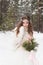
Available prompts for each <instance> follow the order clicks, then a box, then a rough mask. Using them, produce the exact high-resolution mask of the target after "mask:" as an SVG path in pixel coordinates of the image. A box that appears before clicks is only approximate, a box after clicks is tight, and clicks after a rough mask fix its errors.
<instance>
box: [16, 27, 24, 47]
mask: <svg viewBox="0 0 43 65" xmlns="http://www.w3.org/2000/svg"><path fill="white" fill-rule="evenodd" d="M23 37H24V27H23V26H21V27H20V29H19V34H18V37H17V47H19V46H21V44H22V39H23Z"/></svg>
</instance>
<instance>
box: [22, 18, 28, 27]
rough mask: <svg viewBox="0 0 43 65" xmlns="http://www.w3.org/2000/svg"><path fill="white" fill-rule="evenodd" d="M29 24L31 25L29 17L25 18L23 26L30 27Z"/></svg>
mask: <svg viewBox="0 0 43 65" xmlns="http://www.w3.org/2000/svg"><path fill="white" fill-rule="evenodd" d="M28 25H29V21H28V20H27V19H24V20H23V26H24V27H28Z"/></svg>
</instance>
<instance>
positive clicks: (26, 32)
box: [13, 16, 38, 65]
mask: <svg viewBox="0 0 43 65" xmlns="http://www.w3.org/2000/svg"><path fill="white" fill-rule="evenodd" d="M13 32H14V34H15V36H14V45H13V46H14V48H15V51H16V52H15V60H14V63H15V65H38V61H37V59H36V57H35V51H33V50H32V51H30V52H29V51H26V50H25V49H24V48H23V47H22V44H23V42H24V41H25V40H27V41H29V42H31V39H32V38H33V28H32V23H31V21H30V17H29V16H23V17H22V18H21V21H20V22H19V23H18V25H17V26H16V27H15V29H13Z"/></svg>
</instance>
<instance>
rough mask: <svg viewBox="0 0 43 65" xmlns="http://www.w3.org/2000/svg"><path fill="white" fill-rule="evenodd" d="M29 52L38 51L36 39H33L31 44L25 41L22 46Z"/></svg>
mask: <svg viewBox="0 0 43 65" xmlns="http://www.w3.org/2000/svg"><path fill="white" fill-rule="evenodd" d="M22 46H23V47H24V48H25V49H26V50H27V51H31V50H35V51H36V50H37V49H36V47H37V46H38V43H37V42H36V41H35V39H32V40H31V42H29V41H25V42H23V45H22Z"/></svg>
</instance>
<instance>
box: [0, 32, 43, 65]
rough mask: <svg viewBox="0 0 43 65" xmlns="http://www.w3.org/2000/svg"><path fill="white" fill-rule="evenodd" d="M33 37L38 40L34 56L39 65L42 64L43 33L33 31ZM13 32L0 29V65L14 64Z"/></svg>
mask: <svg viewBox="0 0 43 65" xmlns="http://www.w3.org/2000/svg"><path fill="white" fill-rule="evenodd" d="M33 33H34V35H33V36H34V38H35V39H36V41H37V42H38V44H39V46H38V48H37V52H36V57H37V59H38V61H39V65H43V33H41V32H39V33H38V32H36V31H34V32H33ZM13 43H14V32H12V31H7V32H5V33H3V32H2V31H0V65H14V50H13V45H12V44H13Z"/></svg>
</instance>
